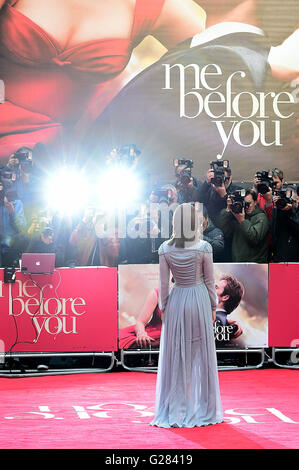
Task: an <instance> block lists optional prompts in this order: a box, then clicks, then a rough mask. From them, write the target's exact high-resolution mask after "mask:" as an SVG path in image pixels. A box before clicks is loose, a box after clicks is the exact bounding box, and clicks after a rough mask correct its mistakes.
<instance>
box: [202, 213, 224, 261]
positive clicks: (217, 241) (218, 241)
mask: <svg viewBox="0 0 299 470" xmlns="http://www.w3.org/2000/svg"><path fill="white" fill-rule="evenodd" d="M203 239H204V240H205V241H207V242H209V243H210V245H211V246H212V249H213V260H214V261H215V262H217V261H219V260H220V255H221V253H222V251H223V249H224V235H223V232H222V230H220V228H218V227H215V225H214V224H213V222H211V221H210V220H209V224H208V226H207V228H206V229H205V231H204V232H203Z"/></svg>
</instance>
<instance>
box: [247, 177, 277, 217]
mask: <svg viewBox="0 0 299 470" xmlns="http://www.w3.org/2000/svg"><path fill="white" fill-rule="evenodd" d="M283 184H284V178H283V172H282V171H281V170H279V169H278V168H274V169H273V170H263V171H257V172H256V174H255V175H254V179H253V189H254V190H255V191H256V192H257V193H258V197H257V201H258V206H259V208H260V209H262V210H264V211H265V212H266V213H267V215H268V219H270V218H271V215H272V208H273V201H272V193H273V190H274V189H275V190H278V191H279V190H280V189H281V188H282V187H283Z"/></svg>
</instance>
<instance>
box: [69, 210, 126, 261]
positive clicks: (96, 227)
mask: <svg viewBox="0 0 299 470" xmlns="http://www.w3.org/2000/svg"><path fill="white" fill-rule="evenodd" d="M107 222H108V217H107V214H105V213H96V211H95V209H94V208H93V207H87V208H86V209H85V211H84V215H83V218H82V220H81V221H80V222H79V223H78V224H77V226H76V227H75V229H74V230H73V232H72V233H71V235H70V239H69V243H70V245H71V246H73V247H75V248H76V265H77V266H108V267H114V266H117V265H118V264H119V263H120V262H121V260H122V258H123V239H120V238H118V229H117V227H114V229H115V231H114V236H111V237H104V236H103V234H102V229H104V228H105V225H106V224H107Z"/></svg>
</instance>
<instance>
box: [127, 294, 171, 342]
mask: <svg viewBox="0 0 299 470" xmlns="http://www.w3.org/2000/svg"><path fill="white" fill-rule="evenodd" d="M158 296H159V293H158V289H152V290H151V292H150V293H149V294H148V296H147V298H146V300H145V302H144V305H143V307H142V309H141V311H140V313H139V315H138V317H137V319H136V324H135V325H129V326H127V327H125V328H121V329H120V330H119V348H120V349H128V348H132V349H133V348H149V347H159V344H160V335H161V325H162V324H161V310H160V309H159V306H158Z"/></svg>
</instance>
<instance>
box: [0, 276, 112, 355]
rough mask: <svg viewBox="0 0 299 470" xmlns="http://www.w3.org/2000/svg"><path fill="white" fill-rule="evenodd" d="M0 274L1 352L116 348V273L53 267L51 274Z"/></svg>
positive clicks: (85, 350) (103, 349)
mask: <svg viewBox="0 0 299 470" xmlns="http://www.w3.org/2000/svg"><path fill="white" fill-rule="evenodd" d="M3 274H4V270H3V269H1V270H0V311H1V341H2V344H4V350H5V352H8V351H10V350H11V352H72V351H78V352H81V351H82V352H89V351H115V350H117V269H116V268H100V269H98V268H78V269H56V270H55V271H54V273H53V274H52V275H51V274H49V275H45V274H43V275H31V276H30V275H23V274H21V273H20V272H17V273H16V282H15V283H13V284H7V283H4V276H3Z"/></svg>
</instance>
